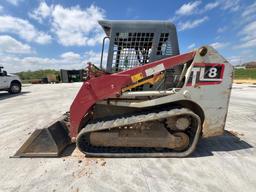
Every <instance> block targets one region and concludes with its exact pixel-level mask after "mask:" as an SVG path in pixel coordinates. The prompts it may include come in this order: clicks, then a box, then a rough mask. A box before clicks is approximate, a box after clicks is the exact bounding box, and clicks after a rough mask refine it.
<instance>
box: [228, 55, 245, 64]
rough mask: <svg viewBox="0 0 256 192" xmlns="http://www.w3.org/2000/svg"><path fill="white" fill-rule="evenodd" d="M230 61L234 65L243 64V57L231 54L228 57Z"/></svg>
mask: <svg viewBox="0 0 256 192" xmlns="http://www.w3.org/2000/svg"><path fill="white" fill-rule="evenodd" d="M227 60H228V62H229V63H231V64H232V65H238V64H242V58H241V56H231V57H228V58H227Z"/></svg>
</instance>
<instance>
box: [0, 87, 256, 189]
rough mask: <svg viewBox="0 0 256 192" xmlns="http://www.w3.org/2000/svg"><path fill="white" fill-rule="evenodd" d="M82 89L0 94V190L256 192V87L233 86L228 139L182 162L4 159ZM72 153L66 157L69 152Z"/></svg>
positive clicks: (205, 143) (203, 145)
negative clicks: (15, 94)
mask: <svg viewBox="0 0 256 192" xmlns="http://www.w3.org/2000/svg"><path fill="white" fill-rule="evenodd" d="M80 86H81V84H79V83H74V84H48V85H25V86H24V87H23V92H22V94H20V95H17V96H13V95H8V94H7V93H5V92H0V111H1V115H0V146H1V149H0V192H5V191H6V192H10V191H13V192H16V191H22V192H28V191H50V192H65V191H67V192H78V191H80V192H81V191H83V192H84V191H86V192H89V191H102V192H103V191H104V192H108V191H118V192H119V191H129V192H130V191H140V192H141V191H142V192H144V191H147V192H148V191H149V192H161V191H163V192H166V191H168V192H169V191H177V192H178V191H179V192H180V191H190V192H191V191H196V192H198V191H212V192H218V191H232V192H236V191H239V192H240V191H247V192H254V191H256V174H255V173H256V152H255V147H256V139H255V138H256V86H254V85H247V84H241V85H234V87H233V90H232V96H231V100H230V108H229V113H228V118H227V123H226V129H227V130H229V131H230V132H229V133H226V134H225V135H224V136H221V137H216V138H211V139H208V140H202V141H201V142H200V143H199V145H198V147H197V150H196V151H195V152H194V154H193V155H192V156H191V157H188V158H159V159H158V158H128V159H125V158H105V159H103V158H86V157H84V155H83V154H81V153H80V152H79V151H77V150H74V152H72V153H71V151H72V147H74V146H71V147H70V148H68V149H67V150H66V151H65V153H64V155H63V156H62V157H61V158H21V159H18V158H9V157H10V156H12V155H13V154H14V153H15V151H16V150H17V149H18V148H19V147H20V146H21V144H22V143H23V142H24V141H25V140H26V139H27V137H28V136H29V135H30V134H31V133H32V132H33V130H34V129H36V128H41V127H43V126H44V125H46V124H48V122H49V121H53V120H54V119H56V118H58V117H59V116H60V115H61V114H63V113H64V112H66V111H67V110H68V108H69V105H70V104H71V102H72V100H73V98H74V96H75V94H76V92H77V91H78V89H79V87H80ZM70 153H71V154H70Z"/></svg>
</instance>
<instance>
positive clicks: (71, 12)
mask: <svg viewBox="0 0 256 192" xmlns="http://www.w3.org/2000/svg"><path fill="white" fill-rule="evenodd" d="M99 19H114V20H124V19H125V20H128V19H129V20H130V19H132V20H169V21H170V22H173V23H174V24H175V25H176V26H177V29H178V30H177V31H178V38H179V44H180V50H181V52H183V53H184V52H187V51H189V50H191V49H194V48H197V47H200V46H201V45H204V44H210V45H212V46H214V47H215V48H216V49H218V51H219V52H220V53H221V54H222V55H224V56H225V57H226V58H227V59H228V60H229V61H230V62H231V63H232V64H239V63H243V62H247V61H252V60H256V2H255V1H253V0H243V1H242V0H217V1H206V0H205V1H200V0H198V1H184V0H182V1H170V0H158V1H153V0H151V1H150V0H145V1H142V0H141V1H138V0H127V1H120V0H119V1H118V0H109V1H104V0H98V1H97V0H96V1H88V0H72V1H71V0H66V1H64V0H1V1H0V64H1V65H3V66H4V67H5V68H6V69H7V70H8V71H10V72H18V71H23V70H36V69H47V68H55V69H60V68H66V69H78V68H83V67H84V66H85V64H86V63H87V62H88V61H91V62H93V63H98V62H99V59H100V50H101V41H102V38H103V36H104V34H103V32H102V30H101V28H100V27H99V25H98V24H97V20H99Z"/></svg>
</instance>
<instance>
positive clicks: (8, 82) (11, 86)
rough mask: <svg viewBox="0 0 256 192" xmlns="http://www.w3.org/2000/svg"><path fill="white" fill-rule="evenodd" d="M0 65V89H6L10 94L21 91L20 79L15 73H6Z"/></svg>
mask: <svg viewBox="0 0 256 192" xmlns="http://www.w3.org/2000/svg"><path fill="white" fill-rule="evenodd" d="M3 68H4V67H3V66H0V91H8V92H9V93H10V94H17V93H20V92H21V87H22V84H21V80H20V78H19V77H18V76H17V75H14V74H8V73H7V71H4V70H3Z"/></svg>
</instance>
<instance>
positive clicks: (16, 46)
mask: <svg viewBox="0 0 256 192" xmlns="http://www.w3.org/2000/svg"><path fill="white" fill-rule="evenodd" d="M0 52H5V53H17V54H27V53H32V49H31V47H30V46H29V45H27V44H23V43H21V42H20V41H17V40H16V39H14V38H12V37H10V36H8V35H2V36H0Z"/></svg>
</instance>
